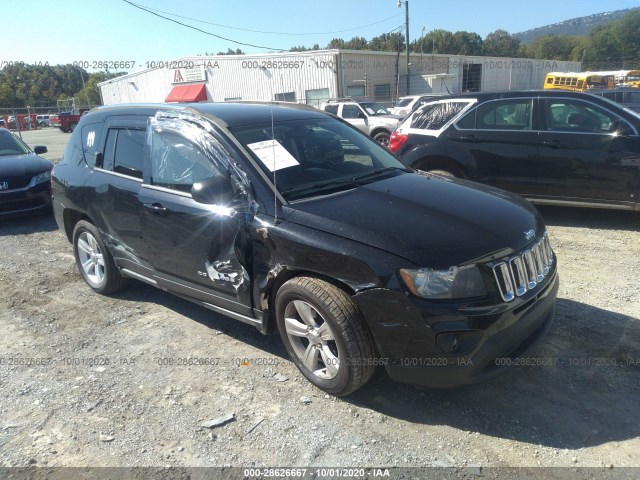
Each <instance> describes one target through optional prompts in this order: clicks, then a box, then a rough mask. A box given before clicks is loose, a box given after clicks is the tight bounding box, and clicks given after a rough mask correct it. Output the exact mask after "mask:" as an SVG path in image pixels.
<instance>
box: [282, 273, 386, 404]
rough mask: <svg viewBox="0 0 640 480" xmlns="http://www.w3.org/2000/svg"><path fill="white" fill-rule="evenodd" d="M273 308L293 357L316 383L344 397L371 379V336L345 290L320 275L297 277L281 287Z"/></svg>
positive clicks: (305, 373) (326, 390)
mask: <svg viewBox="0 0 640 480" xmlns="http://www.w3.org/2000/svg"><path fill="white" fill-rule="evenodd" d="M275 311H276V321H277V324H278V330H279V332H280V336H281V338H282V341H283V343H284V346H285V348H286V349H287V352H288V353H289V356H290V357H291V359H292V361H293V362H294V363H295V364H296V366H297V367H298V369H299V370H300V371H301V372H302V374H303V375H304V376H305V377H306V378H307V380H309V381H310V382H311V383H312V384H314V385H315V386H316V387H318V388H319V389H321V390H324V391H325V392H327V393H330V394H332V395H336V396H343V395H348V394H349V393H351V392H353V391H355V390H357V389H358V388H360V387H362V386H363V385H364V384H365V383H367V381H368V380H369V379H370V378H371V376H372V375H373V373H374V371H375V360H374V352H375V347H374V342H373V338H372V337H371V333H370V332H369V329H368V328H367V326H366V325H365V323H364V320H363V318H362V315H361V314H360V312H359V311H358V308H357V307H356V305H355V304H354V303H353V302H352V301H351V299H350V298H349V296H348V295H347V294H346V293H345V292H344V291H342V290H340V289H339V288H337V287H336V286H335V285H332V284H330V283H328V282H325V281H323V280H320V279H317V278H311V277H297V278H293V279H291V280H289V281H287V282H285V283H284V284H283V285H282V287H280V289H279V290H278V293H277V295H276V299H275Z"/></svg>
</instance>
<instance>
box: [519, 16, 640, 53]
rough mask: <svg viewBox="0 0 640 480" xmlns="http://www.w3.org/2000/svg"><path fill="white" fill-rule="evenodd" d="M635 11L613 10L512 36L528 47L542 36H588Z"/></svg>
mask: <svg viewBox="0 0 640 480" xmlns="http://www.w3.org/2000/svg"><path fill="white" fill-rule="evenodd" d="M636 10H640V7H635V8H625V9H624V10H613V11H607V12H601V13H595V14H593V15H587V16H585V17H576V18H571V19H569V20H564V21H562V22H557V23H552V24H550V25H545V26H542V27H537V28H532V29H531V30H526V31H524V32H518V33H514V34H513V36H514V37H517V38H519V39H520V41H521V42H522V43H523V44H525V45H528V44H530V43H531V42H533V41H534V40H535V39H536V38H537V37H541V36H544V35H566V36H570V35H589V33H591V31H592V30H593V29H594V28H596V27H599V26H600V25H604V24H606V23H609V22H611V21H614V20H620V19H621V18H622V17H624V16H625V15H627V14H628V13H631V12H633V11H636Z"/></svg>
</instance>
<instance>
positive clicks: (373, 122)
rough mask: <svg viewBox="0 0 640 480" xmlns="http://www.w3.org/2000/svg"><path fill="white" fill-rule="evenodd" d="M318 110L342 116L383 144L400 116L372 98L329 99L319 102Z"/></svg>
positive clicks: (396, 124) (387, 141)
mask: <svg viewBox="0 0 640 480" xmlns="http://www.w3.org/2000/svg"><path fill="white" fill-rule="evenodd" d="M320 110H322V111H324V112H328V113H331V114H333V115H336V116H338V117H340V118H342V119H343V120H345V121H347V122H349V123H350V124H351V125H353V126H354V127H356V128H357V129H358V130H360V131H362V132H363V133H365V134H367V135H369V136H370V137H371V138H373V139H374V140H375V141H376V142H378V143H381V144H382V145H385V146H386V145H388V143H389V137H390V136H391V132H393V131H394V130H395V128H396V127H397V126H398V122H399V121H400V119H401V118H402V116H401V115H393V114H392V113H391V112H389V110H387V108H386V107H385V106H384V105H381V104H379V103H377V102H374V101H372V100H360V101H356V100H353V99H351V98H346V99H337V100H330V101H329V102H327V103H323V104H321V105H320Z"/></svg>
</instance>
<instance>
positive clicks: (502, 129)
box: [389, 90, 640, 210]
mask: <svg viewBox="0 0 640 480" xmlns="http://www.w3.org/2000/svg"><path fill="white" fill-rule="evenodd" d="M639 131H640V116H638V115H637V114H635V113H634V112H632V111H630V110H627V109H624V108H622V107H620V105H618V104H616V103H614V102H611V101H609V100H607V99H604V98H600V97H598V96H595V95H590V94H585V93H576V92H565V91H550V90H546V91H525V92H518V91H511V92H502V93H496V92H494V93H470V94H461V95H452V96H447V97H445V98H443V99H441V100H438V101H433V102H430V103H427V104H426V105H424V106H423V107H421V108H420V109H418V110H417V111H416V112H414V113H413V114H412V115H410V116H408V117H407V118H406V119H405V120H404V121H403V122H402V123H401V125H400V126H399V127H398V129H397V131H396V132H394V134H393V136H392V137H391V141H390V144H389V148H390V149H391V150H392V151H393V152H395V153H396V154H397V155H398V156H399V157H400V158H401V159H402V160H404V161H405V162H406V163H408V164H409V165H411V166H412V167H414V168H416V169H419V170H423V171H427V172H435V173H439V174H443V175H449V176H454V177H460V178H466V179H470V180H474V181H477V182H481V183H485V184H488V185H491V186H494V187H499V188H503V189H505V190H510V191H512V192H515V193H518V194H520V195H522V196H524V197H525V198H527V199H529V200H531V201H532V202H534V203H538V204H552V205H569V206H587V207H602V208H616V209H628V210H634V209H635V210H640V203H638V195H640V136H638V132H639Z"/></svg>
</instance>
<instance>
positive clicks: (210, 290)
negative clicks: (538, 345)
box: [52, 103, 558, 395]
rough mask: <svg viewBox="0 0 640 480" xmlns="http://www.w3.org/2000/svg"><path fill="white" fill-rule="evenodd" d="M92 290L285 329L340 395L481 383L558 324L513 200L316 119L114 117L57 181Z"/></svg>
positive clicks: (81, 133)
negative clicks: (148, 294)
mask: <svg viewBox="0 0 640 480" xmlns="http://www.w3.org/2000/svg"><path fill="white" fill-rule="evenodd" d="M52 179H53V181H52V183H53V198H54V212H55V217H56V221H57V223H58V225H59V227H60V229H61V230H62V231H63V232H64V233H65V234H66V236H67V237H68V239H69V240H70V241H71V242H72V243H73V248H74V253H75V258H76V263H77V265H78V268H79V270H80V273H81V274H82V276H83V277H84V280H85V281H86V283H87V284H88V285H89V286H90V287H91V288H92V289H93V290H95V291H96V292H98V293H103V294H107V293H111V292H114V291H116V290H117V289H119V288H121V287H122V286H124V285H125V283H126V280H127V279H136V280H140V281H142V282H146V283H148V284H151V285H154V286H156V287H159V288H161V289H163V290H166V291H169V292H172V293H175V294H177V295H179V296H182V297H184V298H186V299H189V300H191V301H193V302H196V303H198V304H200V305H202V306H204V307H206V308H208V309H211V310H213V311H215V312H219V313H222V314H224V315H227V316H229V317H232V318H234V319H237V320H239V321H241V322H245V323H248V324H250V325H253V326H255V327H257V328H258V329H259V330H260V331H261V332H263V333H271V332H275V331H278V332H279V333H280V335H281V337H282V340H283V342H284V345H285V347H286V349H287V351H288V353H289V355H290V356H291V358H292V360H293V361H294V362H295V364H296V365H297V367H298V368H299V369H300V370H301V372H302V373H303V374H304V375H305V377H307V378H308V379H309V380H310V381H311V382H312V383H314V384H315V385H317V386H318V387H319V388H321V389H323V390H325V391H327V392H330V393H332V394H335V395H344V394H347V393H349V392H351V391H353V390H355V389H356V388H358V387H360V386H361V385H363V384H364V383H365V382H366V381H367V380H368V379H369V378H370V377H371V375H372V373H373V371H374V368H375V367H376V366H378V365H384V366H385V367H386V369H387V371H388V372H389V374H390V376H391V377H392V378H394V379H396V380H400V381H406V382H412V383H419V384H424V385H433V386H453V385H461V384H465V383H471V382H476V381H479V380H482V379H484V378H488V377H489V376H491V375H493V374H495V373H497V372H498V371H500V370H501V368H502V366H503V365H505V364H508V363H510V362H509V361H507V360H505V359H504V358H503V357H515V356H518V355H521V354H522V353H524V352H525V351H527V349H528V348H530V347H531V346H532V345H533V344H534V343H535V341H536V340H538V339H540V338H542V337H543V335H544V333H545V332H546V331H547V330H548V328H549V326H550V325H551V322H552V319H553V314H554V305H555V298H556V292H557V289H558V277H557V273H556V261H555V256H554V254H553V251H552V250H551V246H550V243H549V238H548V236H547V233H546V230H545V226H544V223H543V220H542V218H541V217H540V215H539V214H538V213H537V212H536V210H535V209H534V208H533V207H532V206H531V205H529V204H527V203H525V202H523V201H522V200H521V199H519V198H518V197H516V196H514V195H511V194H509V193H507V192H502V191H498V190H495V189H492V188H489V187H483V186H477V185H475V186H474V185H472V184H469V183H467V182H464V181H451V180H445V179H442V178H439V177H436V176H432V175H425V174H418V173H415V172H413V171H412V170H410V169H408V168H407V167H406V166H405V165H404V164H402V163H400V162H399V161H398V160H397V159H395V158H394V157H393V156H392V155H391V154H390V153H388V151H387V150H386V149H385V148H383V147H381V146H380V145H378V144H377V143H376V142H375V141H373V140H372V139H370V138H369V137H367V136H366V135H363V134H362V133H360V132H359V131H358V130H356V129H355V128H353V127H351V126H350V125H348V124H347V123H345V122H343V121H341V120H340V119H337V118H335V117H334V116H331V115H327V114H324V113H322V112H319V111H318V110H315V109H313V108H309V107H301V106H291V105H289V106H284V105H276V104H246V103H220V104H197V105H171V106H168V105H155V106H153V105H150V106H140V105H137V106H118V107H103V108H100V109H98V110H96V111H93V112H91V113H89V114H88V115H86V116H84V117H83V118H82V120H81V121H80V123H79V124H78V126H77V128H76V129H75V131H74V132H73V134H72V136H71V139H70V141H69V143H68V145H67V147H66V150H65V152H64V157H63V159H62V160H61V162H60V163H59V164H58V165H57V166H56V168H55V170H54V173H53V177H52Z"/></svg>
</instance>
